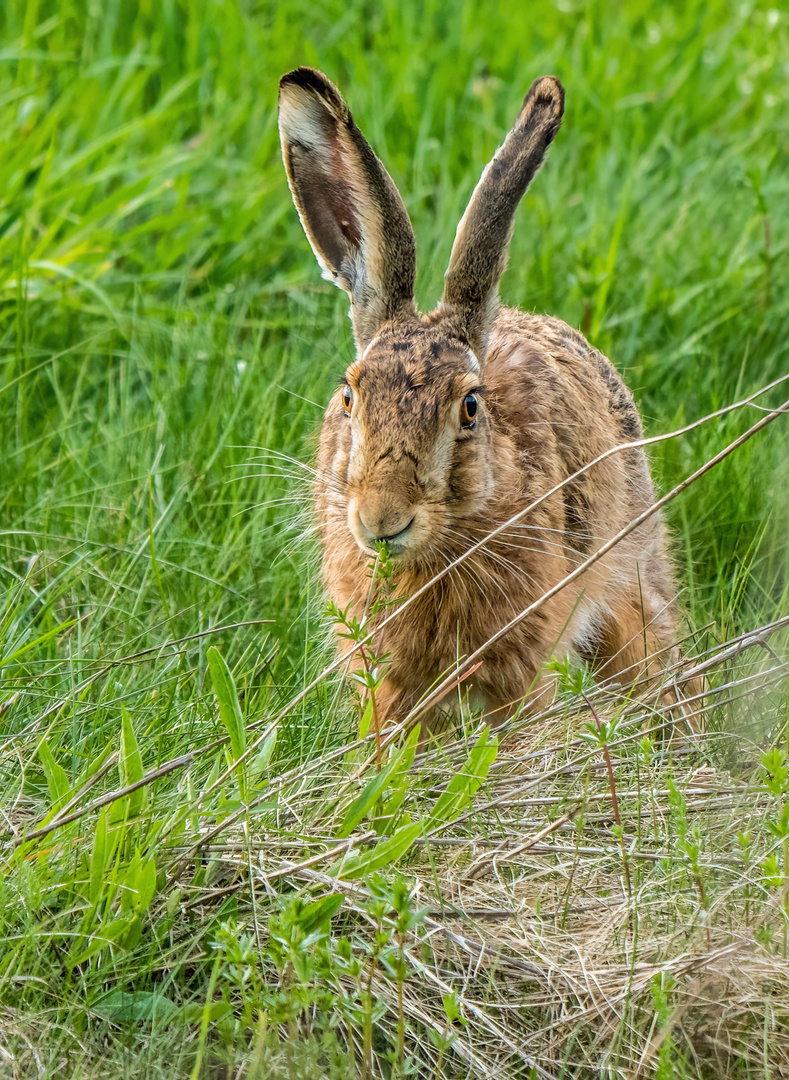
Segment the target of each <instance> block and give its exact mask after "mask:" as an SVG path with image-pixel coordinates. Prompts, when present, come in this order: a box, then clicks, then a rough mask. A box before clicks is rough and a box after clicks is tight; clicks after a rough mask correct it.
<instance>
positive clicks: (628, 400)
mask: <svg viewBox="0 0 789 1080" xmlns="http://www.w3.org/2000/svg"><path fill="white" fill-rule="evenodd" d="M485 385H486V388H487V389H488V390H489V392H490V394H491V397H492V398H493V400H494V401H495V402H496V404H497V406H498V408H499V410H500V412H501V414H502V416H505V417H506V416H508V415H509V417H510V418H512V419H513V420H514V421H515V423H516V426H518V427H520V426H521V424H522V422H523V419H525V418H526V417H528V416H532V417H534V419H535V420H542V421H549V422H551V423H552V424H554V425H557V424H558V425H563V426H565V427H567V428H569V427H570V426H572V427H575V428H578V429H582V430H584V431H585V432H586V433H587V439H588V440H589V441H590V442H591V443H592V444H595V445H596V446H603V447H604V448H607V446H609V445H613V444H615V443H618V442H631V441H633V440H635V439H640V438H641V436H642V428H641V420H640V418H639V415H638V410H637V408H636V405H635V402H634V401H633V396H632V394H631V393H630V391H629V390H628V389H627V387H626V386H625V383H624V381H623V380H622V377H621V376H620V375H619V373H618V372H617V370H616V368H615V367H614V365H613V364H612V363H611V361H610V360H608V359H607V358H606V357H605V356H603V354H602V353H601V352H598V350H597V349H595V348H593V346H591V345H590V344H589V342H588V341H587V340H586V338H584V336H583V335H582V334H580V333H579V332H578V331H577V330H575V329H574V328H573V327H572V326H569V325H568V324H567V323H565V322H563V321H562V320H561V319H556V318H554V317H553V316H551V315H532V314H529V313H528V312H524V311H518V310H517V309H515V308H501V309H500V311H499V314H498V316H497V317H496V321H495V323H494V324H493V329H492V331H491V335H490V339H489V344H488V353H487V361H486V364H485Z"/></svg>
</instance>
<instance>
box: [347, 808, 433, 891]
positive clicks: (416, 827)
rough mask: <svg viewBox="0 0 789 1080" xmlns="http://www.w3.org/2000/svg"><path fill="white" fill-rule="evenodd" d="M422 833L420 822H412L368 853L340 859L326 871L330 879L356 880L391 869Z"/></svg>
mask: <svg viewBox="0 0 789 1080" xmlns="http://www.w3.org/2000/svg"><path fill="white" fill-rule="evenodd" d="M421 831H422V822H421V821H414V822H413V823H412V824H410V825H403V826H402V828H400V829H398V830H397V832H396V833H395V834H394V836H391V837H390V838H389V839H388V840H384V842H383V843H382V844H376V845H375V847H374V848H372V849H371V850H370V851H365V852H363V853H362V854H361V855H355V856H351V857H350V858H345V859H340V860H339V862H336V863H335V864H334V865H333V866H332V867H331V868H330V869H329V871H328V873H329V874H330V875H331V876H332V877H342V878H358V877H362V876H363V875H364V874H372V873H373V872H374V871H375V870H381V869H383V867H393V866H394V865H395V863H397V862H398V860H399V859H401V858H402V857H403V855H405V853H406V852H407V851H408V850H409V848H410V847H411V846H412V845H413V843H414V841H415V840H416V838H417V837H418V836H419V834H420V832H421Z"/></svg>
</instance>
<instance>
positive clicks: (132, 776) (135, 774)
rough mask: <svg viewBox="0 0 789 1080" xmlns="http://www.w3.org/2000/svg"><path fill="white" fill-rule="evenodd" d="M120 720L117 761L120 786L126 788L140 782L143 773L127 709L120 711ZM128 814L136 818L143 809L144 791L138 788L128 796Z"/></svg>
mask: <svg viewBox="0 0 789 1080" xmlns="http://www.w3.org/2000/svg"><path fill="white" fill-rule="evenodd" d="M121 715H122V720H121V755H120V759H119V761H118V771H119V772H120V778H121V786H122V787H128V786H129V784H136V783H137V782H138V781H140V780H142V778H143V776H144V775H145V772H144V770H143V767H142V757H141V756H140V750H139V747H138V746H137V737H136V736H135V734H134V728H133V727H132V721H131V713H130V712H129V710H128V709H123V710H122V714H121ZM128 800H129V813H130V815H131V816H132V817H136V816H137V814H139V813H140V812H141V811H142V810H143V809H144V808H145V791H144V790H143V789H142V788H138V789H137V791H133V792H132V793H131V794H130V795H129V796H128Z"/></svg>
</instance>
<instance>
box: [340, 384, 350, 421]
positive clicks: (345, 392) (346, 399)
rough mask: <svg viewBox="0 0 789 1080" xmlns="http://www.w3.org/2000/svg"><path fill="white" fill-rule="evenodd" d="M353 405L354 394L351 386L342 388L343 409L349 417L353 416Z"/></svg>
mask: <svg viewBox="0 0 789 1080" xmlns="http://www.w3.org/2000/svg"><path fill="white" fill-rule="evenodd" d="M352 404H353V394H352V393H351V388H350V386H344V387H343V388H342V407H343V408H344V409H345V411H346V413H347V414H348V416H350V415H351V405H352Z"/></svg>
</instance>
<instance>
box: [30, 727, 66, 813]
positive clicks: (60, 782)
mask: <svg viewBox="0 0 789 1080" xmlns="http://www.w3.org/2000/svg"><path fill="white" fill-rule="evenodd" d="M38 756H39V758H40V759H41V765H42V767H43V769H44V776H45V777H46V778H47V787H48V788H49V797H50V799H51V800H52V802H53V804H54V806H53V809H59V808H60V806H62V805H63V804H64V803H66V802H67V801H68V797H69V793H70V791H71V785H70V784H69V780H68V776H67V775H66V770H65V769H64V768H63V766H62V765H58V763H57V761H55V758H54V756H53V754H52V751H51V750H50V748H49V743H48V742H47V740H46V739H42V740H41V742H40V743H39V745H38Z"/></svg>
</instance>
